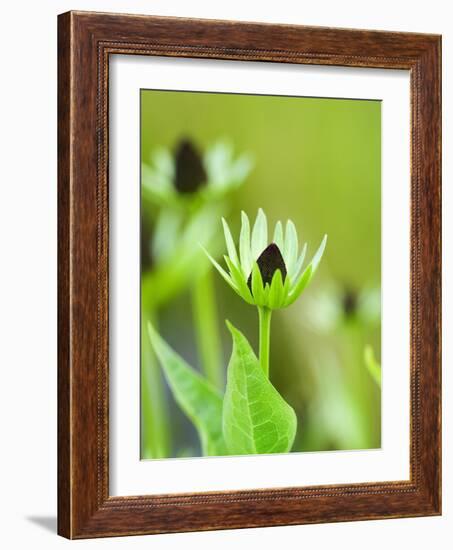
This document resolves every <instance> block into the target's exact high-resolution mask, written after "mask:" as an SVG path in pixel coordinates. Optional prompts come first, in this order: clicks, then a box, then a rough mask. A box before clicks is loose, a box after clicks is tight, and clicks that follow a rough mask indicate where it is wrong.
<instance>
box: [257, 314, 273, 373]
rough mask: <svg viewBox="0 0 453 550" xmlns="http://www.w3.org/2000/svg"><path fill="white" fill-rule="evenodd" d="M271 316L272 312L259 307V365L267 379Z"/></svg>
mask: <svg viewBox="0 0 453 550" xmlns="http://www.w3.org/2000/svg"><path fill="white" fill-rule="evenodd" d="M271 314H272V310H271V309H269V308H267V307H259V308H258V315H259V325H260V334H259V336H260V364H261V368H262V369H263V371H264V374H265V375H266V377H267V378H269V350H270V344H271Z"/></svg>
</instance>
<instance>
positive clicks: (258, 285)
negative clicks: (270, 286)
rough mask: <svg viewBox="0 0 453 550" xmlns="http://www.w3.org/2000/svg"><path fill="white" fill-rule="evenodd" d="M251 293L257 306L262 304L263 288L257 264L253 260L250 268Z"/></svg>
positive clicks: (263, 302) (263, 301)
mask: <svg viewBox="0 0 453 550" xmlns="http://www.w3.org/2000/svg"><path fill="white" fill-rule="evenodd" d="M252 295H253V301H254V303H255V304H256V305H257V306H264V305H265V300H264V288H263V279H262V277H261V271H260V268H259V267H258V264H257V263H256V262H255V263H254V264H253V269H252Z"/></svg>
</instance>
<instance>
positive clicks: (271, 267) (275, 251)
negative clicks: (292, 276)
mask: <svg viewBox="0 0 453 550" xmlns="http://www.w3.org/2000/svg"><path fill="white" fill-rule="evenodd" d="M256 263H257V264H258V267H259V270H260V273H261V277H262V279H263V285H266V283H269V284H271V282H272V277H273V276H274V273H275V272H276V271H277V269H279V270H280V271H281V274H282V280H283V281H285V278H286V266H285V261H284V260H283V256H282V253H281V252H280V249H279V248H278V246H277V245H276V244H275V243H271V244H270V245H269V246H268V247H267V248H265V249H264V250H263V252H261V254H260V256H259V258H258V259H257V260H256ZM247 285H248V287H249V288H250V290H252V274H251V273H250V275H249V278H248V280H247Z"/></svg>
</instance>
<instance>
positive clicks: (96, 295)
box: [58, 12, 441, 538]
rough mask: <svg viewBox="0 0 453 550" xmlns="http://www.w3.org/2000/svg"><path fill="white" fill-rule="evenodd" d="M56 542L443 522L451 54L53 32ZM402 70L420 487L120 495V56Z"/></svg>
mask: <svg viewBox="0 0 453 550" xmlns="http://www.w3.org/2000/svg"><path fill="white" fill-rule="evenodd" d="M58 48H59V58H58V159H59V160H58V532H59V534H60V535H63V536H65V537H67V538H88V537H103V536H118V535H132V534H150V533H165V532H180V531H201V530H210V529H230V528H244V527H260V526H271V525H274V526H275V525H293V524H304V523H320V522H332V521H353V520H365V519H379V518H395V517H413V516H428V515H438V514H440V513H441V368H440V357H441V126H440V114H441V82H440V79H441V72H440V59H441V39H440V37H439V36H435V35H429V34H412V33H397V32H377V31H364V30H343V29H332V28H321V27H320V28H314V27H304V26H292V25H267V24H266V25H265V24H256V23H236V22H227V21H207V20H195V19H179V18H166V17H149V16H135V15H113V14H101V13H88V12H69V13H65V14H62V15H60V16H59V20H58ZM112 54H115V55H130V54H133V55H144V56H155V55H159V56H173V57H174V56H176V57H191V58H210V59H228V60H236V61H242V60H248V61H256V62H261V61H271V62H279V63H300V64H316V65H336V66H348V67H374V68H384V69H388V70H391V69H404V70H407V71H409V72H410V88H411V91H410V94H411V161H410V162H411V234H410V242H411V250H410V255H411V275H410V296H411V298H410V303H411V312H410V315H411V334H410V346H411V358H410V369H411V372H410V388H411V390H410V403H411V409H410V417H411V427H410V440H411V445H410V480H408V481H389V482H380V483H360V484H349V485H333V486H316V487H292V488H287V489H260V490H247V491H244V490H242V491H227V492H210V493H195V494H178V495H173V494H172V495H157V496H146V495H137V496H133V497H116V496H115V497H112V496H110V495H109V467H108V464H109V460H108V457H109V445H108V443H109V422H108V418H109V416H108V413H109V401H108V387H109V339H108V327H109V308H108V298H109V276H108V265H109V255H108V250H109V234H108V221H109V207H108V197H109V187H108V140H109V135H108V131H109V128H108V89H109V56H111V55H112Z"/></svg>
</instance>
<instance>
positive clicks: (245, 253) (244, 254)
mask: <svg viewBox="0 0 453 550" xmlns="http://www.w3.org/2000/svg"><path fill="white" fill-rule="evenodd" d="M241 222H242V224H241V234H240V236H239V254H240V256H241V267H242V273H244V277H247V278H248V276H249V274H250V272H251V271H252V258H251V254H250V223H249V219H248V217H247V214H246V213H245V212H241Z"/></svg>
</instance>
